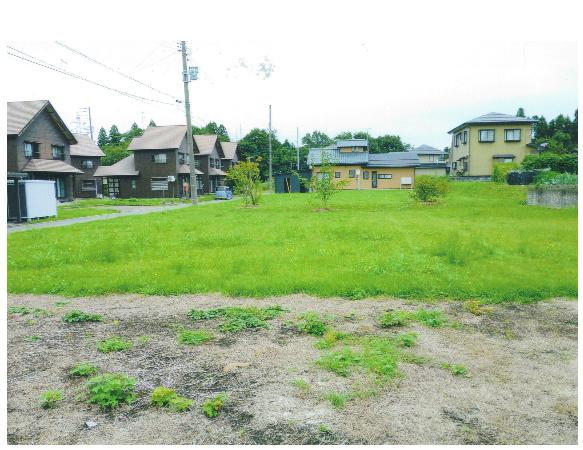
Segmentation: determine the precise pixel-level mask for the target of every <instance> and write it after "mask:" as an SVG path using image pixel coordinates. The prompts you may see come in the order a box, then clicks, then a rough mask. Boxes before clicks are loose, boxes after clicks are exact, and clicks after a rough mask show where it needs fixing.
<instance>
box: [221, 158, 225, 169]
mask: <svg viewBox="0 0 583 450" xmlns="http://www.w3.org/2000/svg"><path fill="white" fill-rule="evenodd" d="M221 170H225V161H222V160H221Z"/></svg>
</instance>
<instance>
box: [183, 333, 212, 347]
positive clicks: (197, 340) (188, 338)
mask: <svg viewBox="0 0 583 450" xmlns="http://www.w3.org/2000/svg"><path fill="white" fill-rule="evenodd" d="M214 337H215V336H214V335H213V333H211V332H210V331H207V330H180V331H178V334H177V336H176V339H177V340H178V342H179V343H180V344H185V345H201V344H204V343H205V342H209V341H211V340H213V339H214Z"/></svg>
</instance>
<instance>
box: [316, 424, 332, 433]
mask: <svg viewBox="0 0 583 450" xmlns="http://www.w3.org/2000/svg"><path fill="white" fill-rule="evenodd" d="M318 431H319V432H320V433H330V428H328V426H327V425H324V424H323V423H321V424H320V425H318Z"/></svg>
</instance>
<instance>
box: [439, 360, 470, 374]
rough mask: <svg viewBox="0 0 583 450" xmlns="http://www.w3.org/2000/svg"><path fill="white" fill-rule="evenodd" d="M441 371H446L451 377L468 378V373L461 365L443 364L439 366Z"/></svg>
mask: <svg viewBox="0 0 583 450" xmlns="http://www.w3.org/2000/svg"><path fill="white" fill-rule="evenodd" d="M441 368H442V369H446V370H449V371H450V372H451V373H452V375H454V376H456V377H467V376H469V372H468V369H467V368H466V367H465V366H464V365H462V364H453V365H452V364H449V363H443V364H442V365H441Z"/></svg>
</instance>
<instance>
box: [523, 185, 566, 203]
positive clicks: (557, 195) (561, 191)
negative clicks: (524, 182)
mask: <svg viewBox="0 0 583 450" xmlns="http://www.w3.org/2000/svg"><path fill="white" fill-rule="evenodd" d="M527 203H528V204H529V205H536V206H547V207H550V208H566V207H568V206H577V186H543V187H539V188H537V187H535V186H529V187H528V200H527Z"/></svg>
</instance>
